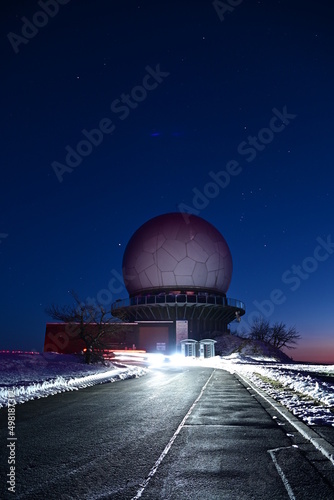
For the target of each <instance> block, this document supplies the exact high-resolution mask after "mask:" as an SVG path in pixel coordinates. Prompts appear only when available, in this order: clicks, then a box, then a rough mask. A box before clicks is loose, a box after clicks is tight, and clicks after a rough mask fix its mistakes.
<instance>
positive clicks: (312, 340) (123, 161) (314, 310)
mask: <svg viewBox="0 0 334 500" xmlns="http://www.w3.org/2000/svg"><path fill="white" fill-rule="evenodd" d="M43 4H44V10H43V8H42V7H41V5H43ZM0 9H1V21H0V23H1V33H2V38H1V62H2V64H1V67H2V82H1V83H2V92H1V94H0V98H1V120H2V129H1V152H0V154H1V197H0V203H1V210H0V273H1V323H0V325H1V326H0V328H1V339H0V340H1V342H0V347H1V348H4V349H34V350H42V348H43V341H44V334H45V323H46V322H47V321H50V318H48V316H47V315H46V313H45V307H47V306H48V305H50V304H51V303H56V304H65V303H69V302H70V297H69V293H68V291H69V290H72V289H73V290H75V291H77V292H78V293H79V295H80V297H81V298H82V299H86V298H88V297H90V298H95V299H96V298H97V299H98V300H100V301H102V302H103V303H104V305H108V304H110V303H111V302H112V301H114V300H116V299H118V298H125V297H127V292H126V290H125V288H124V286H123V285H122V283H121V280H120V278H119V276H120V274H121V269H122V256H123V252H124V249H125V246H126V244H127V242H128V240H129V239H130V237H131V235H132V234H133V232H134V231H135V230H136V229H137V228H138V227H139V226H141V225H142V224H143V223H144V222H146V221H147V220H148V219H150V218H152V217H154V216H156V215H159V214H162V213H166V212H173V211H179V210H183V211H190V212H193V213H195V214H197V215H199V216H200V217H203V218H204V219H206V220H208V221H209V222H210V223H212V224H213V225H214V226H215V227H216V228H217V229H218V230H219V231H220V232H221V233H222V234H223V235H224V237H225V239H226V241H227V242H228V245H229V247H230V249H231V253H232V256H233V263H234V272H233V277H232V283H231V286H230V289H229V291H228V296H229V297H232V298H238V299H240V300H243V301H244V302H245V304H246V307H247V315H246V316H244V317H243V319H242V321H241V323H240V324H237V323H235V324H233V325H231V326H232V327H233V328H238V329H239V330H240V331H245V330H247V327H248V324H247V322H248V321H249V319H247V318H249V316H250V315H251V314H253V316H254V311H259V309H262V312H263V314H265V316H266V317H267V318H268V319H269V321H270V322H275V321H283V322H284V323H286V324H287V325H288V326H293V325H295V326H296V329H297V330H298V332H299V333H300V334H301V335H302V340H301V341H300V342H299V344H298V348H297V349H296V350H294V351H291V354H292V356H293V357H294V359H296V360H308V361H317V362H332V363H334V338H333V336H334V328H333V309H334V308H333V298H334V297H333V295H334V294H333V276H334V231H333V213H334V196H333V190H334V171H333V157H332V154H333V153H332V148H333V146H332V144H333V111H334V104H333V88H334V65H333V57H332V47H333V45H334V40H333V38H334V32H333V12H334V7H333V4H332V2H331V1H330V0H327V1H318V2H305V1H291V0H281V1H279V0H270V1H267V2H265V1H256V0H244V1H242V0H241V1H238V0H234V1H233V0H230V1H227V0H226V2H211V1H204V0H203V1H193V0H191V1H190V0H189V1H181V0H178V1H171V2H159V1H155V2H153V1H143V2H140V1H138V2H133V1H128V0H122V1H120V0H119V1H112V2H111V1H107V0H96V1H94V2H93V1H85V2H84V1H79V0H62V1H60V0H58V3H57V2H56V1H55V0H52V1H51V0H50V1H49V2H48V1H46V0H45V2H43V0H42V1H40V2H35V1H25V2H24V1H15V0H13V1H12V0H10V1H9V0H8V1H4V2H1V7H0ZM46 12H48V13H46ZM31 23H32V24H31ZM36 25H37V27H36ZM92 131H93V132H92ZM251 317H252V316H251Z"/></svg>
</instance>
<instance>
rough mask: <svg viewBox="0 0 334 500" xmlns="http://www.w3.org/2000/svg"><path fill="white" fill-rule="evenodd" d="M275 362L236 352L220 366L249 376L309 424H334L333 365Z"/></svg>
mask: <svg viewBox="0 0 334 500" xmlns="http://www.w3.org/2000/svg"><path fill="white" fill-rule="evenodd" d="M272 361H273V360H270V359H263V358H262V359H261V360H257V359H254V358H249V357H243V356H240V355H237V354H233V355H231V356H226V357H224V358H222V360H221V367H222V368H224V369H226V370H228V371H230V372H231V373H237V374H238V373H239V374H240V375H243V376H245V377H247V378H248V379H249V380H251V382H253V384H254V385H256V386H257V387H259V388H261V389H262V390H263V391H265V392H266V393H267V394H268V395H269V396H271V397H272V398H273V399H275V400H276V401H279V402H280V403H281V404H282V405H283V406H285V407H286V408H288V410H290V411H291V412H292V413H293V414H294V415H295V416H297V417H299V418H301V419H302V420H303V421H304V422H305V423H306V424H308V425H329V426H333V427H334V365H308V364H298V363H296V364H290V363H289V364H282V363H277V362H276V363H273V362H272ZM261 377H263V378H261ZM270 381H273V383H270Z"/></svg>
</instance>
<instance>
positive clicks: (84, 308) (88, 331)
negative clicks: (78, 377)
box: [45, 291, 118, 363]
mask: <svg viewBox="0 0 334 500" xmlns="http://www.w3.org/2000/svg"><path fill="white" fill-rule="evenodd" d="M70 293H71V295H72V298H73V299H74V304H71V305H66V306H57V305H54V304H52V305H51V306H49V307H47V308H46V309H45V312H46V313H47V314H48V315H49V316H51V318H53V319H55V320H57V321H62V322H64V323H67V327H68V329H69V331H71V332H72V333H71V336H72V337H73V336H75V337H76V338H80V339H81V340H82V341H83V343H84V344H85V349H84V352H85V362H86V363H93V362H96V361H99V360H101V359H102V357H101V355H100V354H99V352H98V351H99V350H101V349H103V348H105V347H106V344H105V343H104V337H105V336H106V334H108V337H109V335H110V334H115V333H116V331H118V327H117V321H115V318H113V316H112V315H111V313H110V312H109V311H106V310H105V309H104V308H103V306H101V305H100V304H96V303H95V304H94V305H92V304H87V303H85V302H83V301H81V300H80V299H79V297H78V295H77V294H76V293H75V292H73V291H71V292H70ZM73 332H74V335H73Z"/></svg>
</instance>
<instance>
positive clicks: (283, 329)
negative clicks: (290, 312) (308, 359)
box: [269, 322, 301, 349]
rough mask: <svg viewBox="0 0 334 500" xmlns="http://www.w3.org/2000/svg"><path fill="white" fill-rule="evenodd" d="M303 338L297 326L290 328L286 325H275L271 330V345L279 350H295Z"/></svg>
mask: <svg viewBox="0 0 334 500" xmlns="http://www.w3.org/2000/svg"><path fill="white" fill-rule="evenodd" d="M300 338H301V336H300V335H299V333H298V332H297V330H296V327H295V326H292V327H290V328H288V327H287V326H286V325H285V324H284V323H278V322H277V323H274V325H273V326H272V327H271V329H270V340H269V342H270V344H272V345H273V346H274V347H277V348H278V349H281V348H282V347H286V348H287V349H295V344H297V341H298V340H299V339H300Z"/></svg>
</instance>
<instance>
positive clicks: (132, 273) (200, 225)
mask: <svg viewBox="0 0 334 500" xmlns="http://www.w3.org/2000/svg"><path fill="white" fill-rule="evenodd" d="M123 277H124V282H125V285H126V288H127V290H128V292H129V295H130V296H133V295H139V294H142V293H147V292H154V293H159V292H160V291H161V292H166V291H176V290H182V291H203V292H213V293H217V292H218V293H223V294H226V292H227V289H228V287H229V284H230V281H231V277H232V256H231V252H230V249H229V247H228V245H227V243H226V241H225V239H224V238H223V236H222V235H221V234H220V233H219V231H217V229H216V228H215V227H214V226H213V225H212V224H210V223H209V222H207V221H205V220H204V219H202V218H200V217H198V216H196V215H189V214H181V213H169V214H164V215H159V216H158V217H154V218H153V219H151V220H149V221H148V222H146V223H145V224H143V225H142V226H141V227H140V228H139V229H138V230H137V231H136V232H135V233H134V234H133V236H132V237H131V239H130V241H129V243H128V245H127V247H126V249H125V252H124V257H123Z"/></svg>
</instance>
